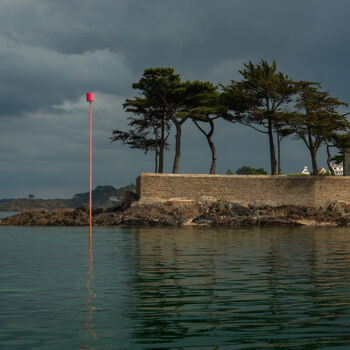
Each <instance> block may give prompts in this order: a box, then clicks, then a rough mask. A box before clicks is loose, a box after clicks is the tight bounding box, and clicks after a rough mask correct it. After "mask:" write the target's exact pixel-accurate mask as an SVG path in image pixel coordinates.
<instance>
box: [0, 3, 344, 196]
mask: <svg viewBox="0 0 350 350" xmlns="http://www.w3.org/2000/svg"><path fill="white" fill-rule="evenodd" d="M349 11H350V3H349V2H348V1H347V0H338V1H336V2H332V1H330V0H327V1H326V0H309V1H304V0H296V1H293V2H291V1H290V2H288V1H281V0H234V1H233V0H218V1H211V0H176V1H170V0H149V1H141V0H137V1H136V0H99V1H96V0H84V1H83V0H69V1H68V0H50V1H47V0H2V1H1V4H0V121H1V122H2V127H1V129H0V162H1V163H2V164H5V165H2V168H3V169H5V170H3V171H2V173H1V175H0V182H1V184H2V185H3V186H2V187H1V191H0V198H1V197H5V196H8V195H11V194H13V195H19V194H20V193H22V192H23V193H26V192H28V191H29V187H32V188H34V189H35V191H37V193H39V194H40V193H41V194H42V195H44V196H45V195H46V196H54V194H55V193H57V196H58V195H61V196H64V195H65V196H69V195H71V194H73V193H75V192H79V191H83V190H85V189H86V188H87V185H86V183H84V182H83V183H82V181H81V179H82V178H83V176H85V175H84V174H85V170H86V160H87V158H86V157H87V154H86V142H87V141H88V140H87V138H86V137H87V128H88V125H87V124H86V111H87V106H86V103H85V102H84V93H85V92H86V91H90V90H91V91H95V92H97V98H96V102H95V104H94V111H95V114H94V118H95V119H94V122H95V134H94V135H95V145H94V147H95V161H96V165H97V167H96V170H95V171H96V176H95V183H96V184H107V183H109V184H113V185H122V184H125V183H129V182H130V181H133V179H134V178H135V176H136V175H137V173H138V172H141V171H152V168H153V165H152V158H151V156H147V157H145V156H144V155H143V153H142V152H140V151H134V150H129V149H128V148H127V147H126V146H122V145H117V144H111V143H110V141H109V137H110V134H111V130H112V129H114V128H122V127H123V126H125V123H126V121H125V118H126V115H125V113H124V112H123V111H122V102H123V100H124V99H125V98H126V97H130V96H133V95H134V94H135V92H134V91H132V89H131V84H132V82H135V81H136V80H137V79H138V78H139V77H140V76H141V74H142V72H143V70H144V69H145V68H146V67H152V66H153V67H154V66H172V67H174V68H175V69H176V71H177V72H179V73H181V76H182V77H183V78H184V79H201V80H211V81H213V82H215V83H218V82H222V83H228V82H229V81H230V80H231V79H239V74H238V70H239V69H241V68H242V65H243V63H244V62H247V61H248V60H253V61H255V62H256V61H258V60H260V59H266V60H271V59H273V58H275V59H277V63H278V67H279V69H281V70H282V71H284V72H286V73H287V74H288V75H289V76H290V77H292V78H295V79H309V80H314V81H315V80H316V81H321V82H322V83H323V84H324V86H325V88H327V89H329V90H330V91H331V93H333V94H334V95H336V96H337V97H339V98H341V99H343V100H345V101H350V94H349V92H348V86H347V85H348V80H349V79H348V76H349V74H348V61H349V50H350V45H349V44H348V33H349V29H350V28H349V27H350V24H349V21H348V15H349ZM218 135H220V137H219V136H218ZM214 138H216V141H217V147H218V172H224V171H225V170H226V168H228V167H230V168H232V169H236V168H238V167H239V166H241V165H243V164H247V165H252V166H259V167H264V168H268V154H267V142H266V139H265V138H264V135H257V134H256V133H255V132H254V131H252V130H250V129H248V128H244V127H238V126H228V125H224V124H222V123H219V124H218V126H217V130H216V135H215V137H214ZM303 147H304V146H303V145H302V144H301V143H300V142H298V143H297V142H295V141H289V142H286V143H285V144H284V145H283V152H284V155H285V159H286V160H285V161H284V165H283V166H284V169H285V170H286V171H299V170H300V168H302V167H303V166H304V165H305V164H307V162H308V154H307V153H306V151H305V150H304V148H303ZM237 150H239V152H238V151H237ZM182 153H183V161H182V164H181V170H182V171H184V172H206V171H207V170H208V166H209V159H208V157H209V155H208V151H207V145H206V144H205V142H204V140H203V139H202V137H201V135H200V134H199V133H198V132H197V130H195V129H194V128H193V127H191V126H189V125H188V126H186V128H185V130H184V139H183V152H182ZM194 159H195V161H194ZM171 161H172V150H171V151H170V152H169V153H168V154H167V170H168V171H170V170H171ZM23 174H26V175H25V176H24V175H23Z"/></svg>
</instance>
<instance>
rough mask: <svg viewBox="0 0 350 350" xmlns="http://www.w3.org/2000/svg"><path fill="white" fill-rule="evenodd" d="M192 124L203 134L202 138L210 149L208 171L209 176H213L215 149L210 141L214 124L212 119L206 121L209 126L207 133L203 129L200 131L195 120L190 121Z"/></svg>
mask: <svg viewBox="0 0 350 350" xmlns="http://www.w3.org/2000/svg"><path fill="white" fill-rule="evenodd" d="M192 121H193V123H194V124H195V125H196V126H197V128H198V129H199V130H200V131H201V133H202V134H204V136H205V137H206V139H207V142H208V145H209V147H210V151H211V165H210V171H209V174H215V170H216V149H215V145H214V142H213V140H212V138H211V137H212V136H213V134H214V122H213V120H212V119H209V120H208V123H209V125H210V130H209V132H208V133H206V132H205V130H204V129H202V128H201V127H200V125H199V124H198V123H197V121H196V120H194V119H192Z"/></svg>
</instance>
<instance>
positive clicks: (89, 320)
mask: <svg viewBox="0 0 350 350" xmlns="http://www.w3.org/2000/svg"><path fill="white" fill-rule="evenodd" d="M86 265H87V266H88V272H87V274H86V291H87V295H88V296H87V298H86V304H84V312H85V313H86V316H85V321H83V322H82V324H83V327H84V330H85V331H86V332H87V333H88V335H89V339H90V340H94V341H96V340H97V339H98V338H97V335H96V333H95V331H94V325H93V313H94V311H95V309H96V308H95V307H94V306H93V304H92V302H93V299H94V298H96V294H95V293H94V291H93V289H92V288H91V281H92V280H93V279H94V277H95V276H94V275H93V270H94V264H93V255H92V249H91V246H90V248H89V260H88V261H87V264H86ZM80 348H81V349H90V350H94V348H93V347H90V346H89V345H86V344H82V345H81V346H80Z"/></svg>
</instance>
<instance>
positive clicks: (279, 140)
mask: <svg viewBox="0 0 350 350" xmlns="http://www.w3.org/2000/svg"><path fill="white" fill-rule="evenodd" d="M277 170H278V175H281V173H282V171H281V137H280V133H279V132H278V129H277Z"/></svg>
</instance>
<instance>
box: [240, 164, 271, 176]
mask: <svg viewBox="0 0 350 350" xmlns="http://www.w3.org/2000/svg"><path fill="white" fill-rule="evenodd" d="M236 174H237V175H267V171H266V170H265V169H263V168H252V167H250V166H242V167H241V168H239V169H237V170H236Z"/></svg>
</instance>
